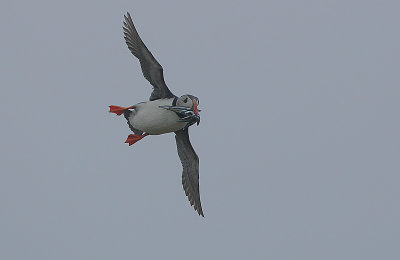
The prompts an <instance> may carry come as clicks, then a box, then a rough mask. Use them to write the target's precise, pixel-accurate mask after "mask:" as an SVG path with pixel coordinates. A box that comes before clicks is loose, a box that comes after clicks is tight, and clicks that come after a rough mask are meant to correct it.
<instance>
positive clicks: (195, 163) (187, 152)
mask: <svg viewBox="0 0 400 260" xmlns="http://www.w3.org/2000/svg"><path fill="white" fill-rule="evenodd" d="M175 140H176V146H177V149H178V155H179V158H180V159H181V162H182V166H183V172H182V184H183V189H184V190H185V193H186V196H187V197H188V199H189V201H190V205H193V207H194V209H195V210H196V211H197V212H198V213H199V215H201V216H203V217H204V214H203V209H202V208H201V202H200V190H199V157H198V156H197V154H196V152H195V151H194V149H193V147H192V145H191V143H190V140H189V132H188V128H186V129H185V130H179V131H176V132H175Z"/></svg>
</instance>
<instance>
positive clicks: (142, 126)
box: [110, 13, 204, 217]
mask: <svg viewBox="0 0 400 260" xmlns="http://www.w3.org/2000/svg"><path fill="white" fill-rule="evenodd" d="M123 29H124V36H125V41H126V44H127V45H128V48H129V50H130V51H131V52H132V54H133V55H134V56H135V57H136V58H138V59H139V62H140V66H141V68H142V72H143V75H144V77H145V78H146V79H147V80H148V81H149V82H150V84H151V85H152V86H153V92H152V93H151V96H150V101H146V102H140V103H137V104H136V105H133V106H130V107H120V106H115V105H112V106H110V112H112V113H115V114H117V115H122V114H123V115H124V116H125V118H126V120H127V121H128V125H129V128H130V129H131V130H132V131H133V132H134V134H130V135H129V136H128V138H127V139H126V141H125V143H128V144H129V145H132V144H134V143H136V142H138V141H139V140H141V139H143V138H144V137H146V136H148V135H160V134H166V133H172V132H175V140H176V145H177V150H178V156H179V158H180V160H181V163H182V166H183V171H182V185H183V188H184V190H185V193H186V196H188V199H189V201H190V205H193V206H194V209H195V210H196V211H197V212H198V213H199V215H201V216H203V217H204V214H203V209H202V207H201V202H200V190H199V157H198V156H197V154H196V152H195V151H194V149H193V147H192V145H191V143H190V140H189V130H188V128H189V126H191V125H193V124H194V123H196V122H197V124H199V122H200V115H199V110H198V109H197V105H198V103H199V99H198V98H197V97H195V96H192V95H183V96H180V97H179V98H178V97H177V96H175V95H174V94H172V92H171V91H170V90H169V89H168V87H167V85H166V84H165V81H164V75H163V68H162V66H161V65H160V64H159V63H158V62H157V60H156V59H155V58H154V57H153V55H152V54H151V52H150V51H149V50H148V49H147V47H146V46H145V44H144V43H143V41H142V39H141V38H140V36H139V34H138V32H137V31H136V28H135V26H134V25H133V22H132V18H131V16H130V14H129V13H127V15H126V16H125V21H124V27H123ZM151 161H153V158H151Z"/></svg>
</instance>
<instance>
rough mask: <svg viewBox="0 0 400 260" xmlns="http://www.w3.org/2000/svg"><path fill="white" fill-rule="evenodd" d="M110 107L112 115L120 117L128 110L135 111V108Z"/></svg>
mask: <svg viewBox="0 0 400 260" xmlns="http://www.w3.org/2000/svg"><path fill="white" fill-rule="evenodd" d="M109 107H110V113H115V114H117V115H118V116H120V115H122V114H123V113H124V112H125V111H126V110H128V109H134V108H135V106H130V107H120V106H114V105H111V106H109Z"/></svg>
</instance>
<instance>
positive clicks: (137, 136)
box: [125, 133, 149, 146]
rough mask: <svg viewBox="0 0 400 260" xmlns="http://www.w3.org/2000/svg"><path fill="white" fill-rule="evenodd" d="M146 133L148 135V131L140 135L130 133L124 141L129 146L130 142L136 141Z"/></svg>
mask: <svg viewBox="0 0 400 260" xmlns="http://www.w3.org/2000/svg"><path fill="white" fill-rule="evenodd" d="M148 135H149V134H148V133H144V134H142V135H136V134H135V135H134V134H130V135H129V136H128V138H127V139H126V141H125V143H127V144H129V146H131V145H132V144H134V143H136V142H137V141H139V140H142V139H143V138H145V137H146V136H148Z"/></svg>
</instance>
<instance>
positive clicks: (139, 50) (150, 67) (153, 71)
mask: <svg viewBox="0 0 400 260" xmlns="http://www.w3.org/2000/svg"><path fill="white" fill-rule="evenodd" d="M124 18H125V21H124V26H123V29H124V35H125V37H124V38H125V41H126V44H127V45H128V48H129V50H130V51H131V52H132V54H133V55H135V57H136V58H138V59H139V61H140V66H141V67H142V72H143V75H144V77H145V78H146V79H147V80H148V81H149V82H150V84H151V85H153V92H152V93H151V96H150V100H155V99H160V98H173V97H175V96H174V94H172V93H171V91H170V90H169V89H168V87H167V85H166V84H165V81H164V75H163V68H162V67H161V65H160V64H159V63H158V62H157V60H156V59H155V58H154V57H153V55H152V54H151V52H150V51H149V50H148V49H147V47H146V45H144V43H143V41H142V39H140V36H139V34H138V32H137V31H136V28H135V26H134V25H133V22H132V18H131V15H130V14H129V12H128V13H127V14H126V16H125V15H124Z"/></svg>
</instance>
